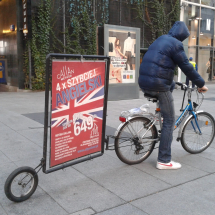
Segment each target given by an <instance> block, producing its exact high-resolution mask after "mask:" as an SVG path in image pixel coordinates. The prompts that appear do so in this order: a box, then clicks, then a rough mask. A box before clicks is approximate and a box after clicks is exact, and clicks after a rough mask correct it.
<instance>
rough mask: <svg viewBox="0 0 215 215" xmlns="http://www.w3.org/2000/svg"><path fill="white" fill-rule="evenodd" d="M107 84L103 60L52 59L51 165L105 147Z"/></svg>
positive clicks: (98, 150)
mask: <svg viewBox="0 0 215 215" xmlns="http://www.w3.org/2000/svg"><path fill="white" fill-rule="evenodd" d="M104 84H105V62H104V61H99V62H80V61H53V62H52V113H51V152H50V153H51V159H50V160H51V161H50V166H51V167H53V166H56V165H59V164H62V163H65V162H68V161H71V160H74V159H76V158H80V157H83V156H86V155H89V154H92V153H96V152H100V151H101V150H102V149H101V145H102V123H103V106H104Z"/></svg>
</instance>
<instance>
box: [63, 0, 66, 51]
mask: <svg viewBox="0 0 215 215" xmlns="http://www.w3.org/2000/svg"><path fill="white" fill-rule="evenodd" d="M62 1H63V32H64V34H63V45H64V48H63V53H66V49H65V46H66V35H65V31H66V17H65V16H66V12H65V0H62Z"/></svg>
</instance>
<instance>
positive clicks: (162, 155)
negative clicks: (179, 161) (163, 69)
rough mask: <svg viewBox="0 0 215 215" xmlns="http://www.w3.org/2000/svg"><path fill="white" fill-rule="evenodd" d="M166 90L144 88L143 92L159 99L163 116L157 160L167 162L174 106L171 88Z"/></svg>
mask: <svg viewBox="0 0 215 215" xmlns="http://www.w3.org/2000/svg"><path fill="white" fill-rule="evenodd" d="M173 89H174V87H171V89H170V90H171V91H167V92H156V91H147V90H144V93H147V94H150V95H152V96H156V97H157V98H158V100H159V105H160V109H161V115H162V117H163V126H162V131H161V137H160V145H159V151H158V161H159V162H162V163H169V162H170V161H171V143H172V139H173V130H174V125H175V108H174V99H173V96H172V90H173Z"/></svg>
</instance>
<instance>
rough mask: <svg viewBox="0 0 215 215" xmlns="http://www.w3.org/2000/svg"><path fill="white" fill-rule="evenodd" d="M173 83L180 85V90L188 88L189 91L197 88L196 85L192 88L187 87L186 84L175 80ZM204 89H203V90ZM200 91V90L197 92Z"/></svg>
mask: <svg viewBox="0 0 215 215" xmlns="http://www.w3.org/2000/svg"><path fill="white" fill-rule="evenodd" d="M175 84H177V85H178V86H181V90H187V89H190V90H191V91H194V90H197V89H198V87H193V88H189V86H187V85H186V84H183V83H181V82H175ZM203 91H205V90H203ZM199 93H200V92H199Z"/></svg>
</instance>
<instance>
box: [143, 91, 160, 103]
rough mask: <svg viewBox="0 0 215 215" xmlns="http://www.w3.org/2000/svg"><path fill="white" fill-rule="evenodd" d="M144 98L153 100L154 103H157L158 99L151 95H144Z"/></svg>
mask: <svg viewBox="0 0 215 215" xmlns="http://www.w3.org/2000/svg"><path fill="white" fill-rule="evenodd" d="M144 97H146V98H147V99H148V100H149V101H150V100H152V102H157V100H158V97H156V96H152V95H150V94H147V93H144Z"/></svg>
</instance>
